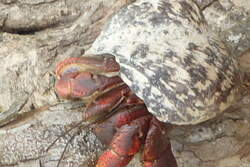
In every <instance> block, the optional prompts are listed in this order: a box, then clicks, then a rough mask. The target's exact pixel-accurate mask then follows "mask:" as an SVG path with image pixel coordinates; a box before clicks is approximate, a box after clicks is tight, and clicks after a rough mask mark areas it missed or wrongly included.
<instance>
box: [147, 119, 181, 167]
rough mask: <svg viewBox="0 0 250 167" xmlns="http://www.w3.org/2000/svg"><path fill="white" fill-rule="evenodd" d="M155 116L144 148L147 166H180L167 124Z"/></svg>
mask: <svg viewBox="0 0 250 167" xmlns="http://www.w3.org/2000/svg"><path fill="white" fill-rule="evenodd" d="M161 124H163V123H161V122H159V121H158V120H157V119H155V118H153V119H152V120H151V123H150V128H149V131H148V133H147V137H146V140H145V145H144V150H143V160H144V166H145V167H178V166H177V162H176V160H175V158H174V155H173V153H172V150H171V145H170V142H169V140H168V137H167V133H168V129H167V128H166V125H161Z"/></svg>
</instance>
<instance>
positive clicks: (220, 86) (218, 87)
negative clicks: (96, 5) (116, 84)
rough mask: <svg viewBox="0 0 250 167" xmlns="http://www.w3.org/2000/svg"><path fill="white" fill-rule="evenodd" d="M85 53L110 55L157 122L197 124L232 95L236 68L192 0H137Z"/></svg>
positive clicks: (214, 114)
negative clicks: (114, 57) (114, 58)
mask: <svg viewBox="0 0 250 167" xmlns="http://www.w3.org/2000/svg"><path fill="white" fill-rule="evenodd" d="M88 53H91V54H100V53H110V54H113V55H114V56H116V59H117V61H118V62H119V63H120V65H121V77H122V79H123V80H124V81H125V82H126V83H127V84H128V85H129V86H130V88H131V89H132V90H133V91H134V92H135V93H136V94H137V95H138V96H139V97H140V98H142V99H143V100H144V101H145V103H146V105H147V107H148V110H149V111H150V112H151V113H152V114H154V115H155V116H156V117H157V118H158V119H159V120H161V121H163V122H169V123H173V124H196V123H199V122H202V121H205V120H208V119H210V118H212V117H214V116H216V115H217V114H218V113H220V112H222V111H223V110H225V109H226V108H227V107H228V106H229V105H230V103H231V102H232V101H233V100H234V99H235V92H236V91H237V86H236V85H237V84H235V82H236V81H237V78H238V76H237V75H238V74H239V70H238V64H237V62H236V60H235V58H234V57H233V56H229V54H228V53H227V51H226V49H225V47H224V45H223V44H222V43H221V42H220V40H219V39H218V38H217V36H216V35H215V34H213V33H212V32H209V30H208V28H207V24H206V22H205V20H204V17H203V15H202V14H201V12H200V11H199V8H198V7H197V6H196V4H195V3H194V2H193V1H192V0H140V1H137V2H135V3H133V4H131V5H129V6H127V7H126V8H123V9H121V10H120V11H119V12H118V13H116V14H115V15H114V16H113V17H112V18H111V20H110V22H109V23H108V24H107V25H106V27H105V29H104V30H103V31H102V33H101V35H100V36H99V37H98V38H97V40H96V41H95V42H94V44H93V46H92V48H91V49H90V50H89V52H88Z"/></svg>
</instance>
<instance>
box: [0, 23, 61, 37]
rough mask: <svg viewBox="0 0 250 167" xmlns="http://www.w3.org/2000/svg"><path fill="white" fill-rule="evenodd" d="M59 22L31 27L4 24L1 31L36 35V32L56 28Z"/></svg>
mask: <svg viewBox="0 0 250 167" xmlns="http://www.w3.org/2000/svg"><path fill="white" fill-rule="evenodd" d="M57 25H58V24H53V25H48V26H44V27H29V28H20V27H17V28H9V27H6V26H3V27H2V28H1V29H0V31H2V32H6V33H10V34H18V35H34V34H35V33H36V32H40V31H44V30H46V29H49V28H52V27H53V28H55V27H56V26H57Z"/></svg>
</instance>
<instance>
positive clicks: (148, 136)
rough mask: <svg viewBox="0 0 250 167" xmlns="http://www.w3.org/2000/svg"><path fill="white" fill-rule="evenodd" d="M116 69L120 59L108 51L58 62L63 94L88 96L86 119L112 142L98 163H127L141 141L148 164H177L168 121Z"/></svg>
mask: <svg viewBox="0 0 250 167" xmlns="http://www.w3.org/2000/svg"><path fill="white" fill-rule="evenodd" d="M107 64H108V66H107ZM107 68H108V69H107ZM104 71H105V73H103V72H104ZM117 71H119V65H118V64H117V63H116V62H115V61H114V58H113V59H112V57H110V55H107V54H106V55H102V57H81V58H69V59H66V60H64V61H62V62H61V63H60V64H58V66H57V68H56V75H57V77H58V79H59V80H58V81H57V83H56V92H57V93H58V95H59V96H60V97H62V98H70V99H82V100H84V101H85V102H86V104H87V106H86V109H85V112H84V116H83V118H84V120H85V121H86V122H88V123H89V124H90V125H93V127H92V129H93V131H94V133H95V134H96V135H97V136H98V137H99V139H100V140H101V141H102V142H103V143H104V144H106V145H109V148H108V150H107V151H106V152H104V153H103V155H102V156H101V157H100V158H99V160H98V162H97V167H124V166H126V165H127V164H128V163H129V161H130V160H131V159H132V157H133V156H134V155H135V154H136V153H137V152H139V150H140V148H141V146H142V145H144V151H143V158H142V159H143V162H144V166H145V167H161V166H165V165H166V164H168V165H169V167H177V164H176V161H175V158H174V156H173V154H172V151H171V147H170V142H169V140H168V137H167V132H168V131H169V126H167V125H165V124H164V123H161V122H160V121H158V120H157V119H155V118H154V117H153V116H152V114H150V113H149V112H148V110H147V108H146V106H145V104H144V102H143V101H142V100H141V99H140V98H138V97H137V96H136V95H135V94H134V93H133V92H132V91H131V89H130V88H129V87H128V86H127V85H126V84H125V83H124V82H123V81H122V80H121V79H120V77H117V76H113V75H110V74H112V73H113V74H114V73H115V72H117ZM107 75H108V76H107Z"/></svg>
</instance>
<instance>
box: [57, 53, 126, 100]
mask: <svg viewBox="0 0 250 167" xmlns="http://www.w3.org/2000/svg"><path fill="white" fill-rule="evenodd" d="M119 69H120V67H119V64H118V63H117V62H116V61H115V58H114V57H113V56H111V55H109V54H105V55H103V56H102V55H100V56H95V57H72V58H68V59H66V60H64V61H62V62H61V63H59V64H58V65H57V67H56V75H57V77H58V79H59V80H58V81H57V83H56V86H55V88H56V92H57V94H58V95H59V96H60V97H63V98H89V97H90V96H91V95H93V94H95V93H97V92H101V91H103V90H105V89H107V88H109V87H112V86H114V85H117V84H120V83H122V80H121V78H120V77H118V76H117V74H118V72H119ZM90 71H91V72H90Z"/></svg>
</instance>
